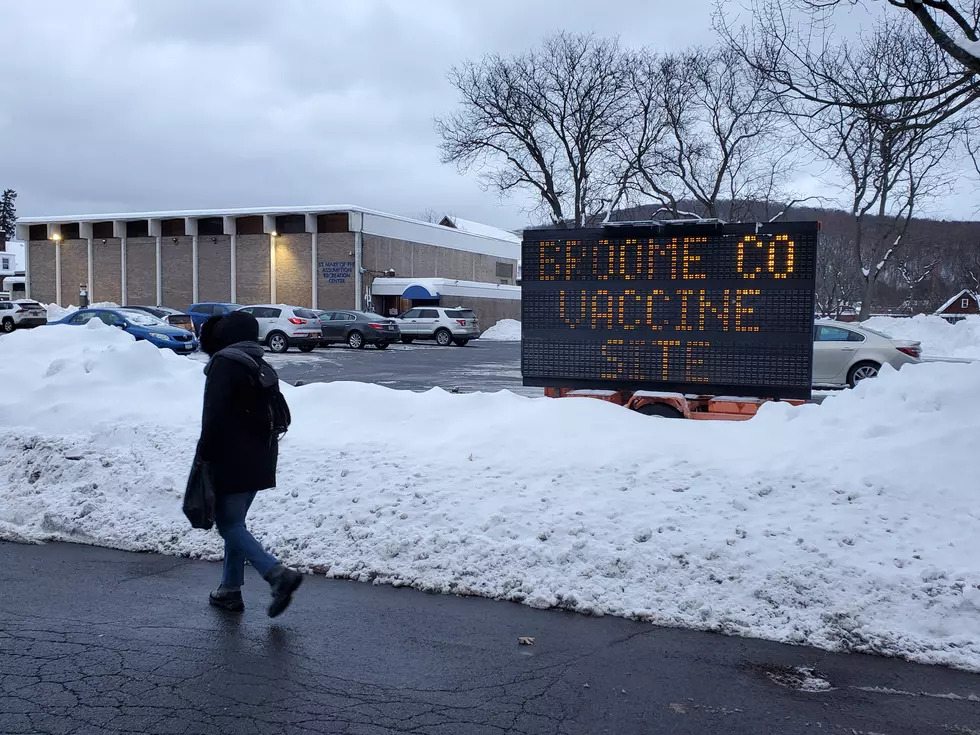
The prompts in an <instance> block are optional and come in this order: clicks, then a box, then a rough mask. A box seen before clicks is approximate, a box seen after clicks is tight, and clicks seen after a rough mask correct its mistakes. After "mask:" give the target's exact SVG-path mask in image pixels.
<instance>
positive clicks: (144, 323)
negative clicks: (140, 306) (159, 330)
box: [107, 310, 167, 327]
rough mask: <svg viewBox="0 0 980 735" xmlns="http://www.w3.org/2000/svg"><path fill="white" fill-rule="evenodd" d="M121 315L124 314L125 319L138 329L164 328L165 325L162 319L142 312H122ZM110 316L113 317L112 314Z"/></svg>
mask: <svg viewBox="0 0 980 735" xmlns="http://www.w3.org/2000/svg"><path fill="white" fill-rule="evenodd" d="M107 313H109V314H112V312H107ZM123 314H125V316H126V318H127V319H128V320H129V321H131V322H132V323H133V324H135V325H137V326H140V327H160V326H166V324H167V323H166V322H165V321H164V320H163V319H160V318H159V317H156V316H153V314H147V313H146V312H144V311H129V310H127V311H124V312H123ZM112 315H113V316H115V315H114V314H112ZM121 321H122V320H120V323H121Z"/></svg>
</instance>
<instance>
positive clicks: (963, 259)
mask: <svg viewBox="0 0 980 735" xmlns="http://www.w3.org/2000/svg"><path fill="white" fill-rule="evenodd" d="M952 272H953V273H952V277H953V278H954V279H956V280H955V282H954V287H955V288H957V289H960V288H968V289H970V290H971V291H973V292H974V293H980V243H977V242H963V243H960V244H959V246H958V247H957V248H956V250H955V251H954V252H953V256H952Z"/></svg>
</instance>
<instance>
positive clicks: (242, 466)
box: [197, 312, 279, 495]
mask: <svg viewBox="0 0 980 735" xmlns="http://www.w3.org/2000/svg"><path fill="white" fill-rule="evenodd" d="M210 336H211V340H210V344H209V345H208V348H209V352H211V351H212V350H213V354H212V357H211V361H210V362H209V363H208V365H207V367H206V368H205V369H204V372H205V374H206V375H207V382H206V383H205V386H204V414H203V417H202V421H201V439H200V441H199V442H198V446H197V451H198V456H199V457H200V458H201V459H202V460H204V461H205V462H208V463H209V464H210V467H211V475H212V478H213V480H214V489H215V494H217V495H228V494H232V493H246V492H254V491H257V490H265V489H267V488H271V487H275V486H276V465H277V463H278V460H279V442H278V439H277V438H276V436H274V435H273V433H272V431H271V427H270V425H269V415H268V403H267V397H266V396H265V395H264V391H263V389H262V387H261V385H260V376H259V367H258V366H259V365H262V364H264V362H265V361H264V358H263V355H264V351H263V349H262V346H261V345H259V344H258V342H257V340H258V336H259V325H258V322H257V321H256V320H255V317H253V316H252V315H251V314H246V313H243V312H233V313H231V314H229V315H228V316H226V317H223V318H222V319H221V321H220V322H219V323H216V324H215V325H213V331H212V332H211V335H210ZM228 348H232V349H228ZM242 352H244V353H245V354H246V355H247V356H248V357H245V356H244V355H241V354H240V353H242ZM249 358H251V359H249ZM268 372H270V373H271V374H272V375H275V373H274V372H273V371H271V370H269V371H268ZM275 379H276V380H278V377H276V378H275Z"/></svg>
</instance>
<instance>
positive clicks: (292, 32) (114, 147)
mask: <svg viewBox="0 0 980 735" xmlns="http://www.w3.org/2000/svg"><path fill="white" fill-rule="evenodd" d="M711 7H712V3H711V0H684V1H683V2H674V1H673V0H670V1H668V0H606V2H601V3H597V2H595V0H588V1H586V0H533V1H532V0H275V1H273V0H84V1H83V0H27V1H25V0H0V29H2V30H0V33H2V41H0V43H2V45H0V58H2V59H3V61H4V65H5V67H6V68H5V70H4V72H3V73H2V75H0V100H2V102H0V188H3V187H12V188H15V189H17V190H18V192H19V193H20V198H19V200H18V204H19V213H20V214H21V215H22V216H44V215H58V214H76V213H85V212H93V213H94V212H119V211H139V210H156V209H208V208H217V207H249V206H274V205H303V204H358V205H361V206H365V207H370V208H374V209H380V210H384V211H389V212H394V213H398V214H405V215H410V216H415V215H418V214H420V213H422V212H424V211H425V210H433V211H436V212H439V213H445V212H451V213H454V214H456V215H458V216H461V217H466V218H469V219H475V220H479V221H483V222H487V223H489V224H495V225H498V226H501V227H507V228H516V227H521V226H523V225H524V224H525V223H527V221H528V219H529V218H528V215H526V214H525V213H524V211H525V210H526V208H527V204H528V202H527V200H525V199H523V198H520V197H518V198H509V199H505V200H501V199H500V198H499V196H498V195H497V194H496V193H494V192H488V191H483V190H481V188H480V187H479V185H478V184H477V181H476V178H475V177H474V176H466V177H464V176H460V175H459V174H458V173H457V171H456V169H455V167H453V166H448V165H444V164H441V163H440V162H439V149H438V142H439V141H438V137H437V136H436V134H435V132H434V128H433V118H434V117H435V116H437V115H442V114H445V113H447V112H449V111H451V110H452V109H453V107H454V105H455V100H456V97H455V94H454V91H453V89H452V88H451V87H450V85H449V84H448V82H447V81H446V72H447V70H448V69H449V67H450V66H452V65H453V64H456V63H459V62H461V61H463V60H465V59H476V58H479V57H480V56H482V55H483V54H485V53H488V52H500V53H510V52H517V51H521V50H523V49H525V48H528V47H530V46H533V45H534V44H536V43H537V42H539V41H540V40H541V39H542V38H543V37H544V36H546V35H549V34H551V33H554V32H556V31H559V30H570V31H596V32H598V33H600V34H608V35H616V34H618V35H619V36H620V37H621V38H622V40H623V41H624V42H625V43H627V44H631V45H637V46H641V45H648V46H651V47H654V48H659V49H663V50H669V49H675V48H681V47H684V46H687V45H691V44H697V43H708V42H710V41H711V40H712V38H713V37H712V33H711V30H710V27H711V18H710V13H711ZM973 207H974V205H973V202H972V197H971V196H961V197H959V198H957V199H955V200H953V201H950V202H949V203H948V204H947V205H945V206H944V207H943V209H942V211H941V212H939V213H940V214H944V215H946V216H950V217H967V216H972V215H973V214H974V209H973Z"/></svg>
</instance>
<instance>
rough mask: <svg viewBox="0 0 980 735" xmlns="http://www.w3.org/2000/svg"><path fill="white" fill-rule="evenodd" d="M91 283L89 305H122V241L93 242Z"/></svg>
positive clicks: (114, 239)
mask: <svg viewBox="0 0 980 735" xmlns="http://www.w3.org/2000/svg"><path fill="white" fill-rule="evenodd" d="M154 267H155V266H154ZM92 281H93V283H90V284H89V288H88V295H89V301H90V302H91V303H96V302H99V301H111V302H112V303H114V304H121V303H122V241H121V240H120V239H119V238H116V237H113V238H107V239H106V241H105V245H103V244H102V240H101V239H98V240H93V242H92Z"/></svg>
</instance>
